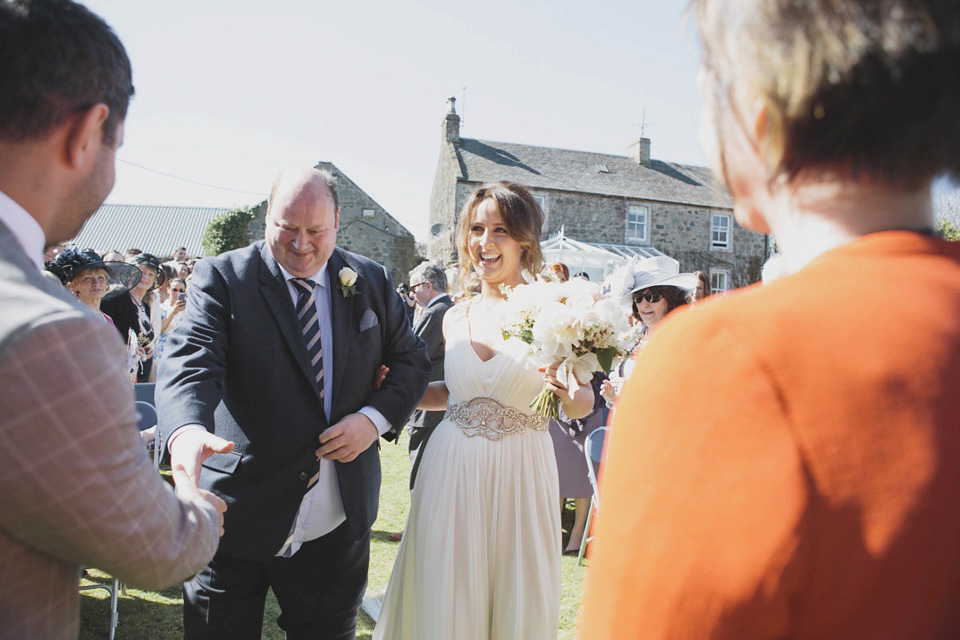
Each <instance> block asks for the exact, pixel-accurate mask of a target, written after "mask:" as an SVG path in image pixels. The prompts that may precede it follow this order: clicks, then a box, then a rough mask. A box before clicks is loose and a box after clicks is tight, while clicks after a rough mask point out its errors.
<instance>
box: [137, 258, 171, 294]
mask: <svg viewBox="0 0 960 640" xmlns="http://www.w3.org/2000/svg"><path fill="white" fill-rule="evenodd" d="M130 262H131V263H133V264H135V265H136V266H137V267H140V266H141V265H142V266H144V267H150V268H152V269H153V270H154V271H156V272H157V277H156V279H155V280H154V281H153V286H152V287H150V289H148V291H153V290H154V289H156V288H157V287H159V286H162V285H163V283H164V281H166V279H167V274H166V273H164V272H163V268H162V267H161V266H160V259H159V258H157V256H155V255H153V254H152V253H140V254H137V255H135V256H134V257H133V258H131V260H130Z"/></svg>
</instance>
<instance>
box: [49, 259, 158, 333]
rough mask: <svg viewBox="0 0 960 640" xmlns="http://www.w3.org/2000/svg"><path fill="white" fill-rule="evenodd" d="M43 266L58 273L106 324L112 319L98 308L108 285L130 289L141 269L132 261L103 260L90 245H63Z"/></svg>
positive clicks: (79, 298) (61, 279) (69, 287)
mask: <svg viewBox="0 0 960 640" xmlns="http://www.w3.org/2000/svg"><path fill="white" fill-rule="evenodd" d="M44 267H45V268H46V270H47V271H49V272H50V273H52V274H53V275H55V276H57V278H59V280H60V283H61V284H63V286H64V287H66V288H67V289H69V290H70V291H72V292H73V294H74V295H75V296H77V299H78V300H80V302H82V303H83V304H84V305H86V306H87V307H88V308H89V309H90V310H91V311H93V312H94V313H95V314H97V315H98V316H99V317H101V318H103V320H104V322H107V323H109V324H113V320H112V319H111V318H110V316H108V315H107V314H105V313H104V312H103V311H101V310H100V301H101V300H103V297H104V296H105V295H106V294H107V291H108V290H109V289H110V287H114V288H116V289H119V290H121V291H129V290H130V289H131V288H132V287H134V286H136V285H137V283H139V282H140V278H141V274H140V270H139V269H137V268H136V267H135V266H133V265H132V264H127V263H125V262H113V261H105V260H103V259H102V258H101V257H100V255H99V254H98V253H97V252H96V251H94V250H93V249H84V250H83V251H77V250H76V249H66V250H64V251H62V252H60V253H59V254H58V255H57V257H56V258H55V259H54V260H51V261H50V262H47V263H46V264H45V265H44Z"/></svg>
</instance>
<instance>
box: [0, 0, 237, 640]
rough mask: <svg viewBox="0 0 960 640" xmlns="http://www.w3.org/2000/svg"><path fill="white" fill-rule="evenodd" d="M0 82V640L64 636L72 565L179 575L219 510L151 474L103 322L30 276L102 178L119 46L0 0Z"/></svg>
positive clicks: (78, 20) (115, 345) (109, 180)
mask: <svg viewBox="0 0 960 640" xmlns="http://www.w3.org/2000/svg"><path fill="white" fill-rule="evenodd" d="M0 87H2V93H0V310H2V313H0V317H2V322H0V345H2V347H0V408H2V410H0V486H2V487H3V491H2V492H0V639H3V640H8V639H9V640H21V639H27V638H29V639H33V638H43V639H44V640H75V639H76V638H77V635H78V633H79V623H80V597H79V593H78V589H77V587H78V586H79V576H80V566H81V565H88V566H95V567H98V568H100V569H103V570H104V571H106V572H108V573H110V574H111V575H113V576H115V577H116V578H118V579H119V580H121V581H123V582H124V583H125V584H129V585H131V586H134V587H136V588H138V589H149V590H160V589H162V588H165V587H167V586H169V585H171V584H174V583H178V582H180V581H182V580H185V579H187V578H188V577H189V576H191V575H193V574H194V573H195V572H196V571H197V570H198V569H199V568H200V567H202V566H203V565H204V563H205V562H206V561H207V560H208V559H209V558H211V557H212V556H213V554H214V551H215V550H216V548H217V543H218V534H219V530H220V527H221V524H222V520H221V517H222V513H223V510H224V509H225V508H226V506H225V504H224V503H223V501H222V500H220V499H219V498H217V497H215V496H213V495H212V494H210V493H205V492H200V491H198V490H196V489H194V488H192V487H190V486H189V485H188V484H183V483H181V485H182V486H178V487H177V490H176V493H174V491H173V490H172V489H171V488H170V486H169V485H168V484H167V483H166V482H164V481H163V480H162V479H161V478H160V476H159V475H158V474H157V473H156V471H154V468H153V464H151V462H150V460H149V459H148V458H147V455H146V452H145V451H144V448H143V444H142V442H141V440H140V437H139V436H138V435H137V433H138V432H137V428H136V425H137V414H136V411H135V410H134V403H133V393H132V392H131V389H130V384H129V382H127V380H126V379H125V377H124V371H123V368H122V365H121V361H122V347H121V346H120V343H119V342H118V341H117V337H116V332H115V331H114V330H113V329H111V328H110V327H108V326H106V324H105V323H104V322H103V321H102V320H101V319H100V318H98V317H96V316H94V315H93V314H92V313H90V311H88V310H87V309H86V308H84V307H83V306H82V305H81V304H80V302H79V301H78V300H77V298H76V297H75V296H74V295H73V294H72V293H69V292H68V291H66V290H65V289H64V288H63V287H60V286H51V283H49V282H47V281H46V278H45V276H43V275H41V274H42V273H44V272H43V271H42V269H43V262H42V257H43V248H44V246H47V245H51V244H58V243H61V242H64V241H66V240H69V239H70V238H73V237H76V235H77V233H79V231H80V229H81V227H82V226H83V224H84V223H85V222H86V221H87V219H89V218H90V216H92V215H93V214H94V213H95V212H96V211H97V210H98V208H99V207H100V204H101V203H102V202H103V200H104V198H106V197H107V195H108V194H109V192H110V189H111V188H112V187H113V182H114V170H115V156H116V151H117V148H118V147H119V146H120V144H121V143H122V141H123V127H124V119H125V117H126V113H127V105H128V104H129V101H130V97H131V96H132V95H133V84H132V73H131V69H130V60H129V58H128V57H127V54H126V51H125V50H124V47H123V44H121V42H120V40H119V39H118V38H117V36H116V34H114V32H113V31H112V30H111V29H110V27H109V26H107V24H106V23H105V22H104V21H103V20H102V19H100V18H99V17H97V16H96V15H94V14H93V13H91V12H90V11H89V10H88V9H86V8H84V7H83V6H81V5H79V4H76V3H73V2H70V1H69V0H14V1H11V0H0ZM87 272H88V273H89V271H87ZM51 275H52V274H51ZM81 276H82V274H81ZM174 475H175V477H179V475H180V474H179V473H178V472H175V474H174ZM122 606H123V605H121V607H122Z"/></svg>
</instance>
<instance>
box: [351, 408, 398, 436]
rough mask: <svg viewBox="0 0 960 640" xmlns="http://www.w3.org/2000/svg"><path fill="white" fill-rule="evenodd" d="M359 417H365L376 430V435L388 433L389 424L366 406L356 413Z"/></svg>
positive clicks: (374, 410)
mask: <svg viewBox="0 0 960 640" xmlns="http://www.w3.org/2000/svg"><path fill="white" fill-rule="evenodd" d="M357 413H359V414H360V415H363V416H366V417H367V419H368V420H370V422H371V423H372V424H373V427H374V428H375V429H376V430H377V435H381V436H382V435H383V434H385V433H386V432H387V431H390V422H389V421H388V420H387V419H386V418H385V417H384V415H383V414H382V413H380V412H379V411H377V410H376V409H374V408H373V407H371V406H369V405H368V406H366V407H363V408H362V409H360V410H359V411H357Z"/></svg>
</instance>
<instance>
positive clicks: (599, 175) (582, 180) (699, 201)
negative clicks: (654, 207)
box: [454, 138, 733, 209]
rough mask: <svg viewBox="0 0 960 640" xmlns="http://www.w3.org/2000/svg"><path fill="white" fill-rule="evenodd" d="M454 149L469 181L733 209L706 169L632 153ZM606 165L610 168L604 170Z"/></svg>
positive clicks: (474, 144)
mask: <svg viewBox="0 0 960 640" xmlns="http://www.w3.org/2000/svg"><path fill="white" fill-rule="evenodd" d="M454 149H456V152H457V159H458V161H459V165H460V178H461V179H462V180H465V181H468V182H478V183H480V182H487V181H490V180H511V181H514V182H518V183H520V184H524V185H527V186H528V187H532V188H534V189H537V188H541V189H556V190H561V191H574V192H581V193H590V194H599V195H604V196H619V197H624V198H630V199H638V200H657V201H661V202H676V203H682V204H689V205H694V206H702V207H718V208H725V209H732V208H733V200H731V198H730V195H729V194H728V193H727V191H726V189H724V188H723V187H722V186H720V185H718V184H717V183H716V181H714V180H713V178H712V177H711V174H710V170H709V169H707V168H706V167H696V166H691V165H682V164H677V163H673V162H663V161H661V160H653V161H652V162H651V165H650V166H649V167H645V166H642V165H640V164H638V163H637V162H636V161H635V160H633V159H632V158H629V157H627V156H615V155H610V154H606V153H592V152H589V151H573V150H570V149H553V148H550V147H535V146H531V145H526V144H514V143H511V142H492V141H489V140H473V139H470V138H462V139H461V142H460V144H458V145H455V146H454ZM601 165H602V166H603V167H604V168H606V169H607V172H603V171H601V170H599V168H600V166H601Z"/></svg>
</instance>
